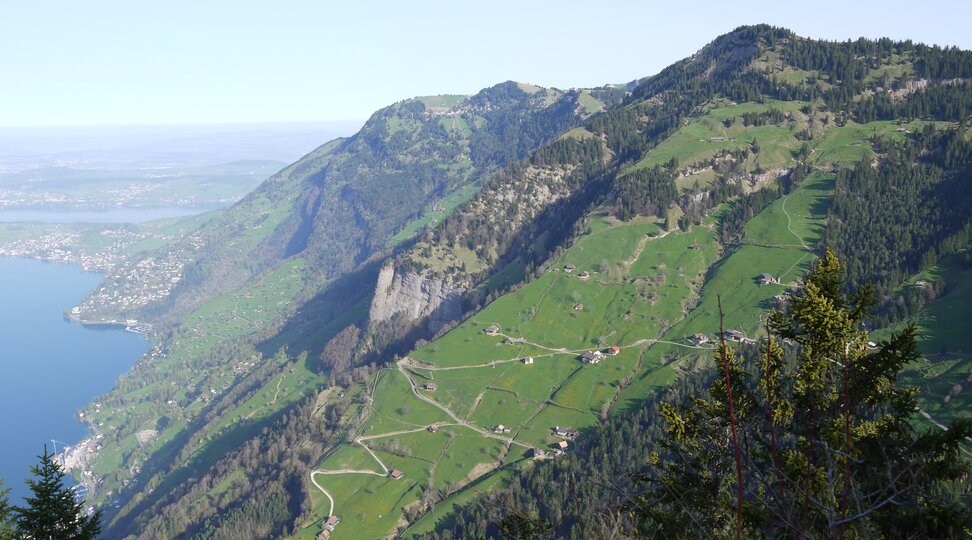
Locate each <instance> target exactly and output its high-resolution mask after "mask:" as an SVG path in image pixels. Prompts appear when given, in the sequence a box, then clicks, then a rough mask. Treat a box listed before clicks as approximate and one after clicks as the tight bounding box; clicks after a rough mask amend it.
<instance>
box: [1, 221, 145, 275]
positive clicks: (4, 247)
mask: <svg viewBox="0 0 972 540" xmlns="http://www.w3.org/2000/svg"><path fill="white" fill-rule="evenodd" d="M100 234H101V236H102V237H103V238H105V239H106V240H107V241H108V242H109V243H110V244H109V245H108V247H106V248H105V249H101V250H98V251H94V252H88V251H87V250H85V249H83V248H81V247H79V244H80V242H81V235H80V234H79V233H77V232H74V231H70V230H57V231H53V232H50V233H47V234H43V235H39V236H36V237H31V238H22V239H17V240H12V241H10V242H6V243H0V257H21V258H26V259H37V260H40V261H45V262H57V263H66V264H77V265H80V266H81V269H82V270H84V271H85V272H108V271H110V270H111V269H112V268H114V267H115V266H116V265H118V263H120V262H121V260H122V257H123V256H122V253H123V252H124V251H125V249H126V248H128V247H131V246H132V245H134V244H135V243H137V242H141V241H143V240H147V239H149V238H152V237H157V236H160V235H154V234H151V233H146V232H135V231H130V230H125V229H106V230H104V231H101V233H100Z"/></svg>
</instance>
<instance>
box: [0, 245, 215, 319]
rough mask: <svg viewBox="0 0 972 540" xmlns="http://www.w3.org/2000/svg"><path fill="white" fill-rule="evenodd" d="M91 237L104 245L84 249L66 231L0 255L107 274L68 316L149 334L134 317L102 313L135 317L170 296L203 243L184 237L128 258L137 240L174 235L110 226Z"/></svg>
mask: <svg viewBox="0 0 972 540" xmlns="http://www.w3.org/2000/svg"><path fill="white" fill-rule="evenodd" d="M93 234H97V235H100V236H101V240H103V241H104V244H106V247H104V248H102V249H97V250H93V249H86V248H85V247H83V243H82V242H83V238H82V233H80V232H77V231H74V230H70V229H66V228H65V229H63V230H61V229H59V230H54V231H52V232H49V233H47V234H42V235H38V236H35V237H32V238H21V239H16V240H11V241H8V242H5V243H0V256H2V257H21V258H29V259H36V260H41V261H45V262H56V263H66V264H78V265H80V266H81V268H82V269H83V270H85V271H87V272H102V273H104V274H105V279H104V281H103V282H102V283H101V284H100V285H99V286H98V287H97V288H96V289H95V290H94V291H92V292H91V293H90V294H89V295H88V296H87V297H86V298H85V299H84V300H83V301H82V302H81V303H80V304H79V305H78V306H76V307H74V308H73V309H71V310H70V311H69V312H66V313H65V314H64V316H65V317H67V318H68V319H69V320H72V321H75V322H79V323H81V324H87V325H109V326H119V327H122V328H125V329H126V330H129V331H131V332H139V333H142V332H146V331H148V330H149V326H148V325H146V324H144V323H140V322H139V321H137V320H135V319H130V318H129V319H105V318H102V317H99V314H104V313H119V314H124V313H131V312H133V311H135V310H137V309H138V308H141V307H142V306H145V305H147V304H150V303H152V302H155V301H158V300H161V299H163V298H165V297H166V296H168V295H169V294H170V293H171V292H172V289H173V287H175V285H176V284H178V283H179V281H180V280H181V279H182V271H183V268H184V267H185V260H186V259H187V258H188V257H189V254H190V253H191V252H193V251H196V250H199V249H200V248H201V247H202V245H203V242H202V241H201V240H200V239H199V238H198V237H194V236H192V235H190V236H188V237H184V238H183V239H184V240H187V241H186V242H181V243H180V244H179V245H177V246H175V247H174V249H173V250H171V251H168V252H165V253H163V254H160V255H159V256H154V257H145V258H137V259H131V258H129V257H128V256H129V255H131V254H132V252H134V250H135V248H136V244H138V243H139V242H142V241H145V240H161V241H164V242H170V241H172V240H173V238H172V236H171V235H166V234H161V233H152V232H143V231H132V230H129V229H126V228H108V229H105V230H102V231H100V232H97V233H93Z"/></svg>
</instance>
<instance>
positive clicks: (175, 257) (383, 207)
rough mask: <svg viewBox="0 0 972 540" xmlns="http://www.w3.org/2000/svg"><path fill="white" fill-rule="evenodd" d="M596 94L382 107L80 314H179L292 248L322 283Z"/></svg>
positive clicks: (575, 113) (574, 115)
mask: <svg viewBox="0 0 972 540" xmlns="http://www.w3.org/2000/svg"><path fill="white" fill-rule="evenodd" d="M582 98H583V99H582ZM585 104H586V105H585ZM602 106H603V103H602V102H601V101H599V100H597V99H596V98H593V97H592V95H591V93H590V92H581V91H571V92H566V93H564V92H561V91H558V90H553V89H543V88H539V87H533V86H529V85H523V84H518V83H513V82H508V83H503V84H500V85H497V86H494V87H492V88H489V89H486V90H483V91H482V92H480V93H479V94H477V95H475V96H470V97H466V96H434V97H426V98H415V99H412V100H406V101H403V102H400V103H397V104H395V105H393V106H390V107H387V108H385V109H382V110H380V111H378V112H376V113H375V114H374V115H373V116H372V118H370V119H369V120H368V122H367V123H366V124H365V125H364V127H363V128H362V129H361V130H360V131H359V132H358V133H357V134H356V135H354V136H353V137H349V138H347V139H338V140H335V141H331V142H329V143H327V144H325V145H324V146H322V147H320V148H318V149H317V150H315V151H314V152H312V153H311V154H309V155H307V156H305V157H304V158H302V159H301V160H300V161H298V162H297V163H294V164H293V165H291V166H289V167H287V168H285V169H284V170H282V171H280V172H279V173H277V174H276V175H274V176H273V177H271V178H270V179H269V180H268V181H267V182H265V183H264V184H263V185H261V186H260V187H259V188H258V189H257V190H255V191H254V192H253V193H252V194H250V195H249V196H247V197H246V198H245V199H244V200H242V201H241V202H240V203H239V204H237V205H235V206H233V207H232V208H230V209H228V210H227V211H225V212H223V213H221V214H220V215H219V216H218V217H217V218H216V219H214V220H213V221H212V222H211V223H209V224H207V225H206V226H205V227H203V228H201V229H200V230H199V231H198V233H197V234H196V235H195V237H194V238H192V239H191V240H189V241H187V242H186V243H183V244H179V245H174V246H170V247H169V249H168V252H167V253H162V254H158V253H153V254H151V255H150V257H154V258H157V259H162V260H165V261H166V262H167V263H168V265H170V266H172V267H174V268H177V269H178V270H179V271H178V272H177V273H176V277H177V278H178V280H177V284H175V285H174V286H170V287H169V288H168V289H167V290H165V291H163V292H162V293H161V294H159V295H155V296H152V297H141V298H139V299H136V300H135V301H132V296H133V295H132V294H126V291H124V290H123V291H122V292H121V294H116V293H117V292H118V291H117V289H116V288H117V287H118V286H119V285H120V284H122V283H131V282H132V281H133V280H132V279H131V277H132V276H131V274H132V270H131V269H132V268H134V267H137V266H138V262H140V261H138V260H134V261H132V263H131V264H130V265H128V267H125V268H123V269H120V270H119V272H117V274H118V275H111V276H109V278H108V280H107V281H106V286H105V287H104V289H103V290H100V291H97V292H96V293H94V294H92V295H91V296H90V297H89V298H88V300H87V301H86V302H85V303H83V304H82V305H81V308H82V312H83V317H84V318H86V319H89V320H100V319H105V318H113V319H124V318H148V319H151V320H156V319H158V318H159V317H160V316H161V315H170V317H169V318H170V319H177V318H179V317H182V316H184V315H185V314H186V313H188V311H189V310H191V309H193V308H194V307H197V306H199V305H200V304H201V303H202V302H204V301H205V300H208V299H211V298H213V297H214V296H216V295H218V294H219V293H221V292H225V291H228V290H233V289H235V288H237V287H239V286H240V285H241V284H243V283H244V282H245V281H246V280H247V279H249V278H250V277H253V276H257V275H260V274H261V273H262V272H265V271H267V270H268V269H270V268H271V267H272V266H274V265H275V264H277V263H279V262H280V261H283V260H286V259H288V258H289V257H293V256H298V255H299V256H301V257H303V258H304V259H306V260H307V261H308V263H309V265H310V269H312V270H313V271H312V272H311V274H310V275H311V276H312V277H311V278H309V279H312V280H314V282H315V283H316V284H318V285H320V284H322V283H324V282H325V281H326V280H328V279H333V278H335V277H338V276H340V275H342V274H343V273H345V272H348V271H349V270H351V269H353V268H355V267H356V266H357V265H359V264H361V263H362V262H364V261H365V260H367V259H368V258H369V257H371V256H372V255H374V254H376V253H379V252H381V251H383V250H384V249H385V247H386V244H387V243H388V241H389V239H390V238H391V237H392V235H393V234H395V233H396V232H398V231H399V230H401V229H403V228H404V227H405V226H406V225H407V224H408V223H409V221H410V220H413V219H416V218H418V217H420V216H421V215H422V214H423V212H425V211H426V210H427V209H430V208H434V207H437V206H438V201H441V200H442V199H444V198H446V197H447V196H449V195H450V194H452V193H454V192H456V191H457V190H460V189H461V188H463V187H466V186H475V185H478V184H479V183H480V182H481V181H482V180H483V179H484V178H486V177H488V176H489V175H490V174H492V173H493V172H495V171H496V170H497V169H498V168H499V167H502V166H503V165H505V164H507V163H510V162H511V161H514V160H516V159H519V158H521V157H523V156H524V155H525V154H526V153H527V152H529V151H530V150H532V149H534V148H536V147H537V146H539V145H540V144H541V143H543V142H544V141H545V140H546V139H548V138H550V137H555V136H556V135H557V134H558V133H560V132H562V131H565V130H567V129H568V128H570V127H571V126H573V125H574V124H576V123H577V122H578V121H580V120H581V119H582V118H584V117H586V116H588V115H589V114H591V111H590V110H589V109H588V108H587V107H592V108H596V107H602ZM469 192H470V190H468V189H467V190H466V193H469ZM399 240H400V239H399ZM126 300H127V301H126Z"/></svg>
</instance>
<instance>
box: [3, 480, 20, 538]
mask: <svg viewBox="0 0 972 540" xmlns="http://www.w3.org/2000/svg"><path fill="white" fill-rule="evenodd" d="M7 493H10V488H5V487H3V480H0V540H13V539H14V538H16V536H14V528H13V508H12V507H11V506H10V501H9V500H7Z"/></svg>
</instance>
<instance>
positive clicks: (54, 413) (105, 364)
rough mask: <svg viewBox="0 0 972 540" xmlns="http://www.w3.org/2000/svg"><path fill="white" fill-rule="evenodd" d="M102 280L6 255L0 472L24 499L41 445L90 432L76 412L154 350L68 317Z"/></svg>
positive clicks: (0, 298) (0, 291) (2, 264)
mask: <svg viewBox="0 0 972 540" xmlns="http://www.w3.org/2000/svg"><path fill="white" fill-rule="evenodd" d="M100 280H101V275H100V274H95V273H91V272H83V271H82V270H81V269H80V267H78V266H76V265H66V264H53V263H46V262H41V261H35V260H32V259H15V258H7V257H0V434H2V435H0V440H2V441H3V444H0V478H2V479H3V480H4V483H5V484H6V486H7V487H9V488H12V492H11V493H10V495H9V497H10V500H11V502H12V503H15V502H16V503H19V502H20V497H22V496H24V495H26V494H27V493H28V490H27V488H26V485H25V484H24V482H23V479H24V478H26V477H27V476H28V475H29V467H30V466H31V465H33V464H35V463H36V462H37V458H36V456H37V455H38V454H40V453H41V451H42V450H43V445H44V444H45V443H46V444H47V445H48V446H50V445H51V444H52V442H51V440H52V439H53V440H56V441H58V442H57V446H58V450H60V449H61V445H62V444H63V443H68V444H74V443H76V442H78V441H79V440H80V439H82V438H84V437H85V436H86V435H87V429H86V427H85V425H84V424H82V423H81V422H79V421H78V420H77V417H76V414H77V412H78V410H79V409H80V408H81V407H84V406H85V405H86V404H87V403H88V402H90V401H91V399H92V398H93V397H95V396H97V395H99V394H102V393H104V392H107V391H108V390H110V389H111V388H112V387H113V386H114V383H115V379H116V378H117V377H118V376H119V375H121V374H122V373H124V372H125V371H127V370H128V369H129V368H130V367H131V366H132V365H133V364H134V363H135V361H136V360H138V358H139V357H140V356H141V355H142V354H143V353H145V351H146V350H148V344H147V343H146V342H145V340H143V339H142V338H141V337H140V336H139V335H137V334H133V333H131V332H125V331H124V330H120V329H119V330H114V329H92V328H86V327H83V326H81V325H79V324H76V323H70V322H68V321H66V320H65V319H64V317H63V315H62V313H63V312H64V311H65V310H69V309H70V308H71V307H73V306H74V305H76V304H77V303H78V302H80V301H81V299H82V298H83V297H84V296H85V294H86V293H87V292H88V291H90V290H91V289H93V288H94V287H95V286H96V285H97V284H98V282H99V281H100Z"/></svg>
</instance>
